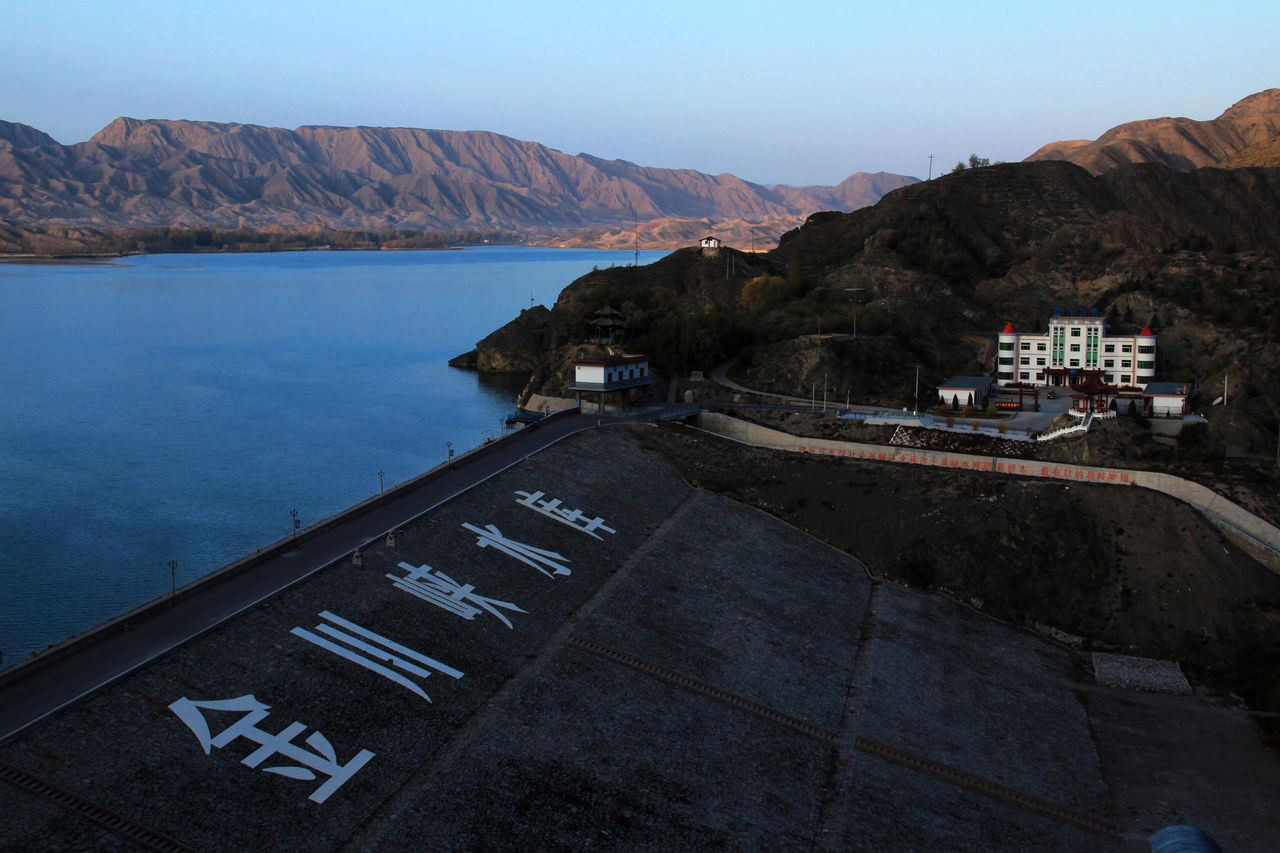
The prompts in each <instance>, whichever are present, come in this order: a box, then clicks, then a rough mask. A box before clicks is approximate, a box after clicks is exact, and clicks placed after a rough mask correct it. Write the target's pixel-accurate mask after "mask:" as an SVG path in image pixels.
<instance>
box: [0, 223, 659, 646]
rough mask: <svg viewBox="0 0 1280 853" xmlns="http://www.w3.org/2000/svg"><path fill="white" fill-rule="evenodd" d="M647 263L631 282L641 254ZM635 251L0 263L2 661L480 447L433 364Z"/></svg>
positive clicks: (483, 401)
mask: <svg viewBox="0 0 1280 853" xmlns="http://www.w3.org/2000/svg"><path fill="white" fill-rule="evenodd" d="M661 254H662V253H660V252H642V253H641V257H640V261H641V263H648V262H650V261H652V260H655V259H656V258H658V257H660V256H661ZM633 258H634V255H633V254H632V253H631V252H610V251H595V250H570V249H535V248H513V247H483V248H475V249H464V250H458V251H448V252H293V253H279V254H250V255H234V254H226V255H221V254H219V255H153V256H146V257H136V258H127V259H121V260H115V261H105V262H100V263H98V262H93V263H91V262H83V263H81V262H76V263H58V264H16V263H5V264H0V341H2V343H0V352H2V353H3V358H0V652H3V655H4V658H3V664H4V665H6V666H7V665H12V664H14V663H17V662H18V661H20V660H22V659H24V658H25V657H26V656H27V655H29V654H31V653H32V652H35V651H39V650H40V649H43V648H45V647H46V646H48V645H51V644H53V643H57V642H60V641H61V640H64V639H66V638H67V637H68V636H71V635H73V634H76V633H79V632H81V631H85V630H87V629H89V628H92V627H93V626H94V625H97V624H99V623H101V622H103V621H105V620H106V619H109V618H111V617H113V616H116V615H118V614H120V613H123V612H126V611H128V610H130V609H132V608H134V607H136V606H138V605H139V604H142V603H145V602H146V601H149V600H151V599H154V598H156V597H157V596H160V595H164V594H166V593H168V592H169V590H170V585H171V570H170V565H169V564H170V562H176V563H177V568H176V570H175V574H176V583H177V585H179V586H181V585H182V584H184V583H187V582H189V581H192V580H195V579H196V578H198V577H201V576H203V575H205V574H207V573H209V572H211V571H213V570H215V569H217V568H219V567H221V566H223V565H225V564H227V563H229V562H231V561H232V560H235V559H237V558H239V557H242V556H244V555H246V554H248V553H250V552H252V551H254V550H255V549H257V548H260V547H262V546H264V545H267V544H269V543H271V542H274V541H276V540H278V539H280V538H282V537H284V536H287V535H288V534H289V532H290V531H291V529H292V526H293V515H292V511H294V510H296V511H297V517H298V520H299V522H300V523H301V525H302V526H303V527H306V526H308V525H310V524H312V523H314V522H316V521H318V520H320V519H321V518H324V517H326V516H329V515H332V514H333V513H335V512H338V511H340V510H342V509H344V508H346V507H348V506H350V505H352V504H354V503H356V502H358V501H361V500H364V499H365V498H367V497H369V496H371V495H374V494H377V493H378V489H379V487H380V476H379V472H381V483H382V484H384V485H385V486H388V487H389V486H391V485H392V484H394V483H399V482H403V481H405V480H407V479H409V478H411V477H414V476H416V475H418V474H420V473H422V472H423V471H426V470H428V469H429V468H431V467H433V466H435V465H437V464H439V463H440V462H442V461H444V460H445V459H446V458H447V455H448V451H449V446H450V444H451V445H452V447H453V449H454V450H455V451H458V452H461V451H462V450H465V449H467V448H470V447H473V446H475V445H477V444H479V443H481V442H482V441H483V440H484V439H485V438H486V437H489V436H496V435H498V434H499V432H500V430H501V429H502V421H503V418H504V417H505V416H506V415H508V414H510V413H511V412H512V410H513V408H514V406H513V404H514V399H515V395H516V393H517V391H518V390H519V387H520V385H521V384H522V381H523V377H521V378H520V380H518V381H514V382H513V381H511V380H509V379H508V380H506V381H503V380H502V379H501V378H497V379H493V378H485V377H482V376H478V375H477V374H475V373H473V372H470V371H465V370H458V369H455V368H451V367H449V366H448V365H447V364H446V362H447V361H448V359H450V358H452V357H453V356H455V355H458V354H459V353H462V352H466V351H467V350H469V349H471V348H472V347H473V346H474V345H475V342H476V341H478V340H479V339H480V338H482V337H484V336H485V335H487V334H488V333H489V332H491V331H493V330H494V329H496V328H498V327H499V326H501V325H502V324H503V323H506V322H507V321H508V320H510V319H512V318H513V317H515V316H516V315H517V314H518V313H519V311H520V309H521V308H527V307H529V304H530V299H532V300H533V301H534V302H536V303H538V304H543V305H551V304H552V302H554V300H555V297H556V295H557V294H558V293H559V291H560V290H561V288H563V287H564V286H565V285H567V284H568V283H569V282H570V281H572V280H573V279H575V278H577V277H578V276H580V275H582V274H583V273H586V272H588V271H590V270H591V269H592V268H593V267H607V266H610V265H618V266H622V265H626V264H629V263H631V262H632V261H633Z"/></svg>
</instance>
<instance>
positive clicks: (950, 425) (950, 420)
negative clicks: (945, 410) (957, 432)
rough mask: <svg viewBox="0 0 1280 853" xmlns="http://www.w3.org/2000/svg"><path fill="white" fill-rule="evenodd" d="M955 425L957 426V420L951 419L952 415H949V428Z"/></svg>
mask: <svg viewBox="0 0 1280 853" xmlns="http://www.w3.org/2000/svg"><path fill="white" fill-rule="evenodd" d="M955 425H956V419H955V418H953V417H951V415H947V426H949V427H953V426H955Z"/></svg>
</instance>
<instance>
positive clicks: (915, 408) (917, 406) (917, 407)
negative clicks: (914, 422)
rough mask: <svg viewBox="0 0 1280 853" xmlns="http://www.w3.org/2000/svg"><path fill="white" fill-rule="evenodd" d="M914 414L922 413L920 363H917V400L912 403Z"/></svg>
mask: <svg viewBox="0 0 1280 853" xmlns="http://www.w3.org/2000/svg"><path fill="white" fill-rule="evenodd" d="M911 413H912V414H913V415H918V414H920V365H918V364H917V365H916V401H915V403H914V404H913V405H912V412H911Z"/></svg>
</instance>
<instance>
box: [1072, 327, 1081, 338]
mask: <svg viewBox="0 0 1280 853" xmlns="http://www.w3.org/2000/svg"><path fill="white" fill-rule="evenodd" d="M1071 337H1073V338H1078V337H1080V330H1079V329H1072V330H1071Z"/></svg>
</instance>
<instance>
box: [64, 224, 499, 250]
mask: <svg viewBox="0 0 1280 853" xmlns="http://www.w3.org/2000/svg"><path fill="white" fill-rule="evenodd" d="M518 239H519V238H518V237H517V236H516V235H515V234H509V233H506V232H501V231H438V232H432V231H415V230H411V229H407V228H400V229H392V230H385V231H376V230H367V231H364V230H337V229H308V230H305V231H281V230H275V229H273V230H271V231H259V230H256V229H252V228H230V229H220V228H201V227H198V228H174V227H165V226H162V227H157V228H138V229H128V230H123V231H113V232H106V233H103V234H102V235H101V236H99V237H97V238H94V239H91V240H90V241H88V243H87V244H86V246H85V247H84V250H83V251H84V252H85V253H86V254H104V255H105V254H115V255H128V254H134V253H139V252H142V253H148V254H154V253H166V252H277V251H296V250H300V249H321V248H325V249H445V248H448V247H450V246H465V245H478V244H482V243H513V242H516V241H517V240H518Z"/></svg>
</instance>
